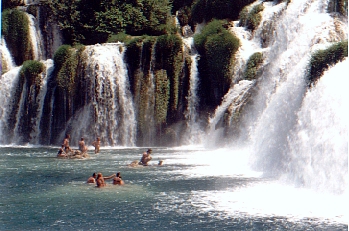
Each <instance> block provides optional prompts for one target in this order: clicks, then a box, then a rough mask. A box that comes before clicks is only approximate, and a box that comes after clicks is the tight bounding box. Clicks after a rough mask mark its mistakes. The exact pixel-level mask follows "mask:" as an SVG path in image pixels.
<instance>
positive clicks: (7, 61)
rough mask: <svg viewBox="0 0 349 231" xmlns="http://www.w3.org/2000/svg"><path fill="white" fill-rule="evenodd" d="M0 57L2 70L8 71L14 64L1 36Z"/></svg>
mask: <svg viewBox="0 0 349 231" xmlns="http://www.w3.org/2000/svg"><path fill="white" fill-rule="evenodd" d="M1 58H2V63H1V67H2V72H4V71H9V70H11V69H12V68H13V67H14V66H15V64H14V62H13V59H12V56H11V54H10V51H9V50H8V48H7V45H6V41H5V39H4V38H1Z"/></svg>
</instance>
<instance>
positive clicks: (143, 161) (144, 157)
mask: <svg viewBox="0 0 349 231" xmlns="http://www.w3.org/2000/svg"><path fill="white" fill-rule="evenodd" d="M152 151H153V150H152V149H150V148H149V149H148V150H147V151H146V152H143V155H142V158H141V160H140V161H139V164H140V165H143V166H147V165H148V162H149V161H151V160H152V159H153V158H152V157H151V156H150V154H151V153H152Z"/></svg>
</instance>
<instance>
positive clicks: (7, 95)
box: [0, 67, 20, 143]
mask: <svg viewBox="0 0 349 231" xmlns="http://www.w3.org/2000/svg"><path fill="white" fill-rule="evenodd" d="M19 70H20V67H15V68H12V69H11V70H10V71H8V72H7V73H5V74H3V75H2V76H1V79H0V80H1V81H0V102H1V107H0V143H4V141H5V140H6V139H5V138H6V134H3V132H4V129H5V127H6V122H7V117H8V112H9V110H10V107H11V105H12V104H11V100H12V97H11V92H12V88H13V86H15V83H16V82H18V77H19Z"/></svg>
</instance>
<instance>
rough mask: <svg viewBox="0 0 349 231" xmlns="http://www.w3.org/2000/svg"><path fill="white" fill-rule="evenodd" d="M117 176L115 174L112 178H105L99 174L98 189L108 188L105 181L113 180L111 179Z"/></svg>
mask: <svg viewBox="0 0 349 231" xmlns="http://www.w3.org/2000/svg"><path fill="white" fill-rule="evenodd" d="M115 176H116V174H113V175H111V176H106V177H103V175H102V173H100V172H99V173H98V174H97V179H96V186H97V187H98V188H102V187H104V186H106V185H107V183H105V180H109V179H111V178H113V177H115Z"/></svg>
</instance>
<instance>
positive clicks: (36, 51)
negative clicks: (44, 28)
mask: <svg viewBox="0 0 349 231" xmlns="http://www.w3.org/2000/svg"><path fill="white" fill-rule="evenodd" d="M26 15H27V17H28V20H29V36H30V42H31V44H32V47H33V59H34V60H42V59H43V54H42V50H43V48H42V41H43V39H42V36H41V32H40V29H39V28H38V23H37V22H36V18H35V17H34V16H33V15H31V14H27V13H26Z"/></svg>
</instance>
